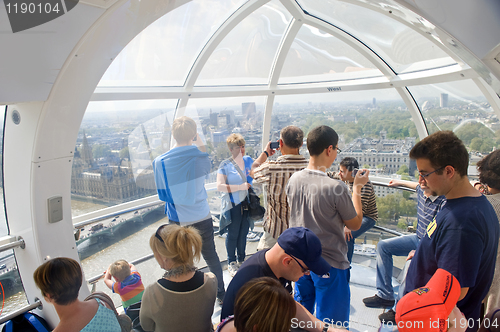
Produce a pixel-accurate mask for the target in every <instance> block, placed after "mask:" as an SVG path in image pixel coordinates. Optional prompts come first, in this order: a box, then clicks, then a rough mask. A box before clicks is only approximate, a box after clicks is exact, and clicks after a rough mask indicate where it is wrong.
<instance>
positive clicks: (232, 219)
mask: <svg viewBox="0 0 500 332" xmlns="http://www.w3.org/2000/svg"><path fill="white" fill-rule="evenodd" d="M226 142H227V146H228V148H229V151H230V152H231V157H230V158H229V159H226V160H224V161H223V162H222V163H221V164H220V166H219V170H218V171H217V190H219V191H221V192H224V193H227V194H225V195H224V197H223V199H222V208H221V218H220V219H221V220H220V234H224V233H225V232H227V236H226V250H227V264H228V271H229V274H231V276H234V275H235V274H236V272H237V271H238V267H239V265H241V263H243V261H244V260H245V256H246V254H245V249H246V245H247V234H248V230H249V229H250V226H252V228H253V225H250V220H249V219H248V202H247V196H248V188H250V186H251V184H252V178H251V177H250V175H249V174H250V170H251V168H252V164H253V159H252V158H250V157H249V156H245V139H244V138H243V136H241V135H240V134H231V135H229V137H228V138H227V140H226ZM236 253H237V254H238V257H236ZM236 260H238V261H236Z"/></svg>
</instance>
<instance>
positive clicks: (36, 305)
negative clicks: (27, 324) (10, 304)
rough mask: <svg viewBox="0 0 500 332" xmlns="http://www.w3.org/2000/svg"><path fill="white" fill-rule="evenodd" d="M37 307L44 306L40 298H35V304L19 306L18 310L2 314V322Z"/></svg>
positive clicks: (0, 320)
mask: <svg viewBox="0 0 500 332" xmlns="http://www.w3.org/2000/svg"><path fill="white" fill-rule="evenodd" d="M36 308H43V305H42V301H40V299H38V298H35V303H33V304H30V305H27V306H25V307H22V308H19V309H17V310H14V311H12V312H9V313H8V314H6V315H3V316H1V317H0V324H3V323H5V322H6V321H8V320H10V319H12V318H14V317H16V316H18V315H20V314H24V313H25V312H28V311H30V310H33V309H36Z"/></svg>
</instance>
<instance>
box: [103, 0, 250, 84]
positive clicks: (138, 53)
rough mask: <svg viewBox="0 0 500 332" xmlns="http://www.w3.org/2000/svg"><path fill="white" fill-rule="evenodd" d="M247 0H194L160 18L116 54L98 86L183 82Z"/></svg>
mask: <svg viewBox="0 0 500 332" xmlns="http://www.w3.org/2000/svg"><path fill="white" fill-rule="evenodd" d="M245 1H246V0H193V1H189V2H188V3H186V4H184V5H182V6H179V7H178V8H176V9H174V10H172V11H171V12H169V13H167V14H166V15H164V16H163V17H161V18H159V19H158V20H157V21H156V22H154V23H152V24H151V25H150V26H148V27H147V28H146V29H144V31H142V32H141V33H140V34H139V35H137V36H136V37H135V38H134V39H133V40H132V41H131V42H130V43H129V44H128V45H127V46H126V47H125V48H124V49H123V51H122V52H121V53H120V54H119V55H118V56H117V57H116V59H115V60H114V61H113V63H112V64H111V65H110V67H109V68H108V70H107V71H106V73H105V74H104V76H103V77H102V79H101V82H100V83H99V86H116V85H118V86H124V85H125V86H138V85H150V86H159V85H161V86H182V85H183V84H184V81H185V79H186V76H187V74H188V72H189V70H190V69H191V66H192V65H193V63H194V61H195V59H196V57H197V56H198V54H199V53H200V51H201V50H202V48H203V47H204V46H205V44H206V43H207V41H208V40H209V38H210V37H211V36H212V35H213V33H214V32H215V31H216V30H217V29H218V28H219V27H220V25H221V24H222V23H223V22H224V21H225V20H226V19H227V18H228V17H229V16H230V15H231V14H233V12H234V11H235V10H236V9H237V8H239V7H240V6H241V5H242V4H243V3H244V2H245Z"/></svg>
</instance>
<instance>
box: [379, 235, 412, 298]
mask: <svg viewBox="0 0 500 332" xmlns="http://www.w3.org/2000/svg"><path fill="white" fill-rule="evenodd" d="M419 241H420V240H419V238H418V236H417V235H416V234H412V235H403V236H399V237H394V238H391V239H387V240H382V241H380V242H379V243H378V245H377V295H378V296H379V297H381V298H383V299H385V300H394V289H393V288H392V267H393V260H392V256H407V255H408V253H410V251H412V250H416V249H417V246H418V243H419ZM400 292H401V291H400Z"/></svg>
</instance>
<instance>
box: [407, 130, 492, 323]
mask: <svg viewBox="0 0 500 332" xmlns="http://www.w3.org/2000/svg"><path fill="white" fill-rule="evenodd" d="M410 158H413V159H415V160H416V162H417V168H418V171H419V182H420V183H421V184H425V185H426V186H427V187H428V188H429V189H430V190H431V191H433V192H434V193H435V194H436V195H444V196H445V197H446V200H447V202H446V205H445V206H444V207H443V208H442V209H441V211H440V212H439V213H438V214H437V215H436V217H435V218H434V220H433V221H432V222H431V223H430V224H429V225H428V226H427V230H426V232H425V234H424V236H423V237H422V239H421V241H420V244H419V246H418V248H417V251H416V252H415V256H414V257H413V260H412V263H411V265H410V268H409V270H408V274H407V277H406V289H405V292H406V293H408V292H409V291H412V290H414V289H416V288H419V287H424V286H425V284H426V283H427V282H428V281H429V280H430V278H431V277H432V275H433V274H434V273H435V272H436V270H437V269H438V268H442V269H444V270H446V271H448V272H450V273H451V274H453V275H454V276H455V277H456V278H457V279H458V281H459V283H460V287H461V294H460V298H459V301H458V303H457V306H458V308H459V309H460V311H462V312H463V313H464V315H465V317H466V318H467V322H468V323H469V329H468V330H467V331H476V330H477V329H478V326H479V324H478V321H479V319H480V310H481V301H482V300H483V299H484V297H485V295H486V294H487V293H488V290H489V288H490V285H491V281H492V279H493V273H494V268H495V264H494V262H495V258H496V254H497V247H498V237H499V225H498V219H497V216H496V214H495V211H494V210H493V207H492V206H491V204H490V203H489V202H488V200H487V199H486V197H484V196H483V195H481V194H480V193H479V192H478V191H477V190H475V189H474V187H472V185H471V184H470V182H469V180H468V178H467V167H468V164H469V154H468V152H467V149H466V148H465V146H464V144H463V143H462V141H460V139H458V137H457V136H456V135H455V134H454V133H453V132H451V131H440V132H436V133H434V134H432V135H430V136H428V137H426V138H424V139H423V140H421V141H420V142H418V143H417V144H416V145H415V146H414V147H413V148H412V150H411V152H410Z"/></svg>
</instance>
